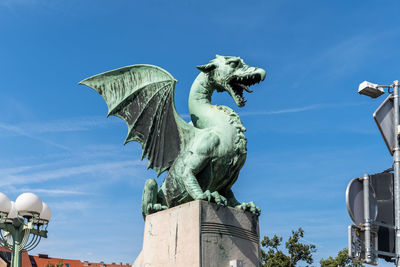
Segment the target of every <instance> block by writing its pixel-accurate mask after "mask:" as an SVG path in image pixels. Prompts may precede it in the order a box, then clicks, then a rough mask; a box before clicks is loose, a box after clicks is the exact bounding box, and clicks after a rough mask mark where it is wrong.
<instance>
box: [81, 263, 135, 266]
mask: <svg viewBox="0 0 400 267" xmlns="http://www.w3.org/2000/svg"><path fill="white" fill-rule="evenodd" d="M85 263H86V264H87V265H85ZM83 266H87V267H131V265H130V264H122V263H119V264H115V263H112V264H106V263H103V262H98V263H97V262H83Z"/></svg>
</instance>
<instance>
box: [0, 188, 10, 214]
mask: <svg viewBox="0 0 400 267" xmlns="http://www.w3.org/2000/svg"><path fill="white" fill-rule="evenodd" d="M10 209H11V201H10V199H9V198H8V197H7V196H6V195H4V194H3V193H1V192H0V217H1V215H7V214H8V213H9V212H10Z"/></svg>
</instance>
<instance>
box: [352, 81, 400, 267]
mask: <svg viewBox="0 0 400 267" xmlns="http://www.w3.org/2000/svg"><path fill="white" fill-rule="evenodd" d="M383 88H387V89H388V92H389V93H390V94H391V95H392V97H393V113H394V116H393V129H392V133H394V140H393V141H394V144H393V173H394V175H393V187H394V192H393V195H394V219H395V225H394V227H395V233H396V237H395V248H396V251H395V252H396V266H397V267H400V151H399V149H400V147H399V139H398V137H399V127H398V126H399V81H397V80H396V81H394V82H393V84H391V85H378V84H374V83H370V82H367V81H364V82H362V83H361V84H360V86H359V87H358V93H359V94H362V95H366V96H369V97H372V98H377V97H379V96H381V95H382V94H384V93H385V92H384V90H383ZM390 88H393V92H390ZM364 183H368V175H366V176H365V179H364ZM364 194H368V193H367V192H364ZM364 226H365V228H366V229H365V247H366V251H365V254H366V259H367V262H368V261H369V260H370V258H371V247H370V233H371V232H370V229H371V223H370V220H369V218H366V220H365V224H364Z"/></svg>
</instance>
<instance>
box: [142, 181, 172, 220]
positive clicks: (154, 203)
mask: <svg viewBox="0 0 400 267" xmlns="http://www.w3.org/2000/svg"><path fill="white" fill-rule="evenodd" d="M162 198H163V194H162V193H161V192H160V193H159V192H158V185H157V182H156V180H154V179H147V180H146V183H145V185H144V189H143V195H142V215H143V219H145V218H146V216H147V215H149V214H152V213H154V212H157V211H160V210H165V209H167V208H168V207H167V206H165V205H163V204H162V203H164V202H165V201H163V199H162Z"/></svg>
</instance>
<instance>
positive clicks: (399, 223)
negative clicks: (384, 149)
mask: <svg viewBox="0 0 400 267" xmlns="http://www.w3.org/2000/svg"><path fill="white" fill-rule="evenodd" d="M393 103H394V136H395V138H394V139H395V142H394V144H395V146H394V153H393V171H394V181H393V183H394V219H395V231H396V240H395V245H396V266H397V267H400V151H399V140H398V136H399V131H398V126H399V81H397V80H396V81H394V82H393Z"/></svg>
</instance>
